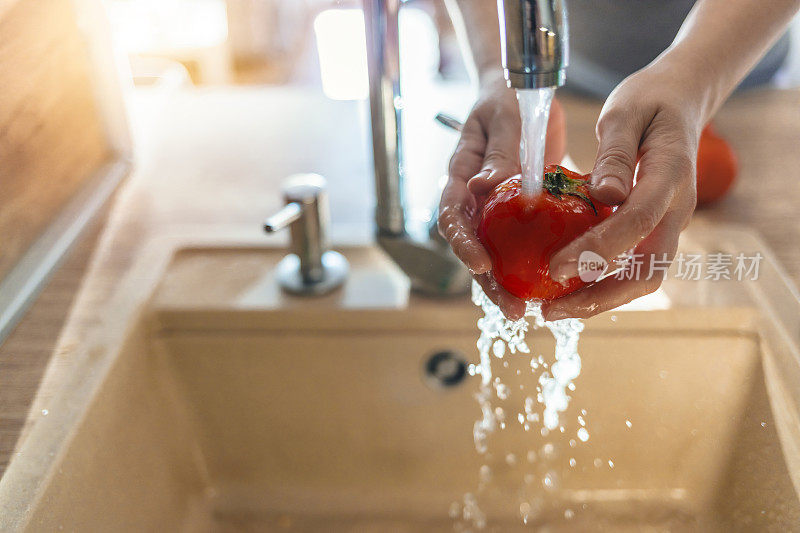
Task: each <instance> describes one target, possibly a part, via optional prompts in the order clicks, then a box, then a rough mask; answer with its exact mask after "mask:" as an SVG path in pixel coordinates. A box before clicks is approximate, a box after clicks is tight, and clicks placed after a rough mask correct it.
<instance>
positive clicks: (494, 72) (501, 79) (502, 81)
mask: <svg viewBox="0 0 800 533" xmlns="http://www.w3.org/2000/svg"><path fill="white" fill-rule="evenodd" d="M478 88H479V90H480V92H481V93H489V92H493V91H495V90H497V89H508V84H507V83H506V78H505V76H504V75H503V69H502V68H499V67H497V66H494V65H493V66H491V67H486V68H479V69H478Z"/></svg>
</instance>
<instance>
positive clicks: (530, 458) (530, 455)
mask: <svg viewBox="0 0 800 533" xmlns="http://www.w3.org/2000/svg"><path fill="white" fill-rule="evenodd" d="M528 462H529V463H534V462H536V452H535V451H533V450H529V451H528Z"/></svg>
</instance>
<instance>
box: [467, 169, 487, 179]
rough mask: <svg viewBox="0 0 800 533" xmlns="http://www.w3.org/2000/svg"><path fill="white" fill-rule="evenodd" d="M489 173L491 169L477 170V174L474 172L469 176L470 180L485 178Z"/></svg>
mask: <svg viewBox="0 0 800 533" xmlns="http://www.w3.org/2000/svg"><path fill="white" fill-rule="evenodd" d="M491 173H492V171H491V170H481V171H480V172H478V173H477V174H475V175H474V176H472V177H471V178H470V180H482V179H486V178H488V177H489V175H490V174H491Z"/></svg>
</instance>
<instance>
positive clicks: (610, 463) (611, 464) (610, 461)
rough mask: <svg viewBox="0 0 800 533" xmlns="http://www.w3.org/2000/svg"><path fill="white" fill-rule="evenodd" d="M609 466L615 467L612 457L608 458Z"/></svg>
mask: <svg viewBox="0 0 800 533" xmlns="http://www.w3.org/2000/svg"><path fill="white" fill-rule="evenodd" d="M608 467H609V468H614V461H612V460H611V459H609V460H608Z"/></svg>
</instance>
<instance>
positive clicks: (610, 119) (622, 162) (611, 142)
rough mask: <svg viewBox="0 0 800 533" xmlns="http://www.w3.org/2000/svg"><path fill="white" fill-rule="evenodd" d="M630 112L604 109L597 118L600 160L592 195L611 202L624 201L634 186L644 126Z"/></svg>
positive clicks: (595, 172)
mask: <svg viewBox="0 0 800 533" xmlns="http://www.w3.org/2000/svg"><path fill="white" fill-rule="evenodd" d="M637 122H638V121H637V120H631V117H630V116H629V112H627V111H623V110H620V109H619V108H612V109H610V110H609V111H606V110H603V113H602V114H601V115H600V119H599V120H598V121H597V139H598V141H600V145H599V147H598V149H597V160H596V161H595V164H594V169H593V170H592V176H591V182H590V183H591V185H590V187H591V191H592V196H593V197H595V198H597V199H598V200H600V201H601V202H604V203H606V204H609V205H616V204H621V203H622V202H624V201H625V199H626V198H627V197H628V195H629V194H630V192H631V189H632V188H633V177H634V173H635V171H636V158H637V157H636V156H637V153H638V151H639V140H640V139H641V135H642V132H641V128H638V127H637Z"/></svg>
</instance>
